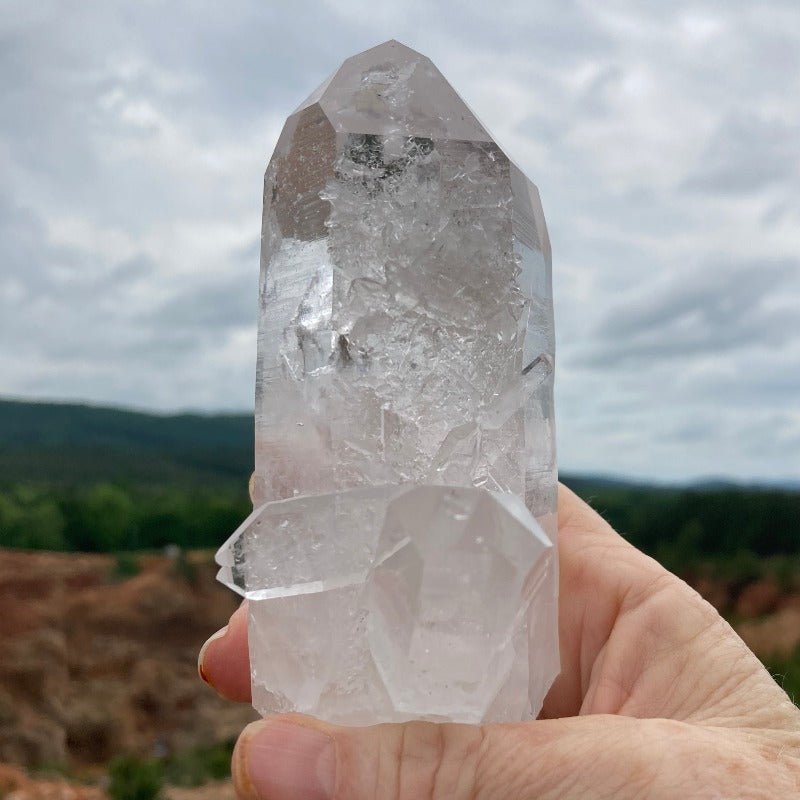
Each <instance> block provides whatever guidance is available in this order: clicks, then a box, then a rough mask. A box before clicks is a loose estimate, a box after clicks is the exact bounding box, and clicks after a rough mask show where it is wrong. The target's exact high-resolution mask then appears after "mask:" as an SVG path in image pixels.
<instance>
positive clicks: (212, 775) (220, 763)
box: [164, 739, 235, 787]
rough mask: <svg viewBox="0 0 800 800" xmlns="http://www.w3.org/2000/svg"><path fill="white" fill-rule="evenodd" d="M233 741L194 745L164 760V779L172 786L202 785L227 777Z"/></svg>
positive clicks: (229, 771)
mask: <svg viewBox="0 0 800 800" xmlns="http://www.w3.org/2000/svg"><path fill="white" fill-rule="evenodd" d="M234 744H235V741H234V740H233V739H231V740H230V741H227V742H221V743H219V744H215V745H211V746H210V747H196V748H193V749H191V750H187V751H185V752H182V753H177V754H176V755H174V756H171V757H170V758H168V759H166V760H165V761H164V780H165V781H166V782H167V783H169V784H170V785H172V786H188V787H192V786H202V785H203V784H204V783H208V782H209V781H218V780H223V779H225V778H229V777H230V774H231V756H233V747H234Z"/></svg>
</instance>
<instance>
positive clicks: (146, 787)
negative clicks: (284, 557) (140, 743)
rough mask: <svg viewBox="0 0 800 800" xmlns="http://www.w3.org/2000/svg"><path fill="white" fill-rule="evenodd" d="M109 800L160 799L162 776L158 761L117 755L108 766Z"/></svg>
mask: <svg viewBox="0 0 800 800" xmlns="http://www.w3.org/2000/svg"><path fill="white" fill-rule="evenodd" d="M108 777H109V785H108V794H109V797H111V800H160V798H162V797H163V794H162V788H163V786H164V778H163V775H162V770H161V767H160V765H159V763H158V762H156V761H145V760H144V759H140V758H136V757H135V756H119V757H118V758H115V759H114V760H113V761H112V762H111V763H110V764H109V766H108Z"/></svg>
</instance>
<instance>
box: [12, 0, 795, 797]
mask: <svg viewBox="0 0 800 800" xmlns="http://www.w3.org/2000/svg"><path fill="white" fill-rule="evenodd" d="M456 8H457V11H456V10H455V9H456ZM389 38H397V39H399V40H401V41H403V42H404V43H406V44H408V45H410V46H411V47H414V48H416V49H418V50H420V51H421V52H423V53H425V54H426V55H428V56H430V57H431V58H432V59H433V60H434V62H435V63H436V64H437V65H438V66H439V68H440V69H441V70H442V72H443V73H444V74H445V76H446V77H447V78H448V79H449V80H450V81H451V82H452V83H453V85H454V86H455V87H456V89H457V90H458V91H459V92H460V93H461V94H462V95H463V96H464V98H465V99H466V101H467V102H468V103H469V104H470V105H471V107H472V108H474V110H475V111H476V113H477V114H478V116H479V117H480V118H481V119H482V120H483V122H484V123H485V124H486V126H487V127H488V129H489V130H491V131H492V132H493V133H494V134H495V135H496V138H497V140H498V142H499V143H500V144H501V145H502V146H503V147H504V148H505V149H506V150H507V151H508V153H509V154H510V155H511V156H512V157H513V158H514V159H515V160H516V161H517V163H518V164H519V165H520V166H521V167H522V168H523V169H524V170H525V171H526V172H527V173H528V175H529V176H530V177H531V178H532V179H533V180H534V181H535V182H536V183H537V185H538V186H539V189H540V191H541V195H542V199H543V203H544V208H545V213H546V216H547V219H548V225H549V231H550V236H551V240H552V244H553V253H554V269H553V276H554V292H555V306H556V330H557V340H558V343H557V356H558V360H557V363H558V371H557V382H556V383H557V389H556V391H557V396H556V408H557V417H558V419H557V429H558V444H559V462H560V470H561V476H562V480H563V481H564V482H565V483H566V484H567V485H569V486H571V487H572V488H574V489H575V490H576V491H577V492H578V493H579V494H580V495H581V496H583V497H584V498H586V499H587V500H588V501H589V502H591V503H592V505H593V506H594V507H595V508H597V509H598V510H599V511H600V512H601V513H602V514H603V515H604V516H605V517H606V518H607V519H608V520H609V521H610V522H611V523H612V524H613V525H614V526H615V527H616V528H617V529H618V530H619V531H620V532H622V533H623V534H624V535H625V536H627V537H628V538H629V539H630V540H631V541H632V542H633V543H634V544H636V545H637V546H639V547H641V548H642V549H644V550H645V551H646V552H648V553H650V554H652V555H653V556H654V557H656V558H657V559H659V560H660V561H661V562H662V563H664V564H665V565H666V566H667V567H669V568H670V569H672V570H674V571H675V572H677V573H678V574H679V575H681V576H682V577H683V578H685V579H686V580H687V581H688V582H689V583H690V584H691V585H693V586H695V587H696V588H697V589H698V591H700V592H701V593H702V594H703V595H704V596H705V597H706V598H707V599H708V600H709V601H710V602H711V603H712V604H714V605H715V606H716V607H717V608H718V609H719V610H720V611H721V613H723V614H724V615H725V616H726V618H728V619H729V620H730V621H731V623H732V624H733V625H734V627H735V628H736V629H737V631H738V632H739V633H740V634H741V636H742V637H743V638H744V639H745V641H746V642H747V643H748V644H749V645H750V646H751V647H752V648H753V649H754V650H755V652H756V653H757V654H758V655H759V656H760V657H761V658H762V660H764V662H765V663H766V665H767V666H768V668H769V669H770V670H771V671H772V673H773V674H774V675H775V676H776V679H777V680H778V681H779V682H780V683H781V684H782V685H783V686H784V687H785V688H786V690H787V691H788V692H789V693H790V695H791V696H793V698H795V699H797V698H798V697H800V256H799V255H798V253H800V248H798V244H799V243H800V137H798V136H797V130H798V129H800V7H799V6H798V5H797V3H796V2H793V1H792V0H767V2H763V3H759V4H752V3H746V2H744V0H729V1H728V2H726V3H724V4H723V3H719V2H714V1H713V0H700V1H699V2H697V1H693V2H689V1H688V0H675V2H673V3H670V4H669V5H668V6H666V5H665V6H663V7H661V6H658V5H657V4H643V3H637V2H635V1H634V0H610V1H609V2H606V3H602V4H597V3H591V2H589V0H568V1H567V2H565V1H564V0H542V2H538V3H536V4H530V3H528V2H522V0H520V1H519V2H516V1H514V0H512V1H511V2H508V3H506V4H503V6H502V8H499V7H497V6H491V5H487V4H486V3H483V2H477V1H475V2H473V0H468V1H467V2H463V3H459V4H458V5H457V7H456V5H455V4H452V3H447V2H436V1H435V0H424V1H423V0H406V2H402V3H401V2H396V3H387V4H382V5H377V4H374V3H367V2H364V0H337V2H335V3H334V2H326V0H297V2H294V3H292V4H288V5H287V4H283V3H268V2H261V0H229V2H227V3H225V4H218V3H212V2H210V0H198V1H197V2H189V0H174V2H169V3H167V2H160V1H159V0H152V1H151V2H142V3H130V2H125V0H103V2H100V0H85V1H83V2H71V1H70V0H41V2H36V3H31V2H28V0H5V2H0V174H1V175H2V181H0V797H4V794H5V796H6V797H7V798H9V800H56V798H64V799H65V800H66V798H73V800H81V799H82V800H103V799H104V798H106V797H110V798H112V800H152V798H155V797H157V796H167V797H169V798H172V800H202V798H208V799H209V800H211V798H221V799H222V800H225V798H232V796H233V795H232V790H231V788H230V785H229V783H228V782H227V780H226V776H227V773H228V762H229V755H230V750H231V747H232V742H233V740H234V738H235V736H236V734H237V732H238V731H239V730H240V729H241V727H242V726H243V725H244V724H245V723H246V722H247V721H248V720H249V719H251V718H252V711H250V710H249V709H247V708H239V707H235V706H232V705H230V704H227V703H223V702H222V701H221V700H219V699H217V698H216V696H215V695H214V693H213V692H212V691H211V690H210V689H208V688H207V687H205V686H204V685H203V684H202V683H201V682H200V680H199V679H198V678H197V674H196V668H195V661H196V656H197V651H198V649H199V647H200V645H201V644H202V642H203V641H204V639H205V638H206V636H208V635H209V634H210V633H212V632H213V631H214V630H216V629H217V628H218V627H220V626H221V625H222V624H224V622H225V621H226V620H227V618H228V616H229V614H230V612H231V611H232V610H233V609H234V608H235V606H236V599H235V598H234V597H233V596H231V594H230V593H229V592H228V591H227V590H225V589H223V588H222V587H221V586H219V585H218V584H217V583H216V582H215V581H214V573H215V568H214V565H213V563H212V561H213V553H214V550H215V549H216V548H217V547H218V546H219V545H220V544H221V543H222V542H223V541H224V539H225V538H226V537H227V536H228V535H229V534H230V533H231V532H232V531H233V529H234V528H235V527H236V526H237V525H238V523H239V522H240V521H241V520H242V519H243V518H244V516H246V514H247V513H248V511H249V509H250V505H249V501H248V497H247V479H248V476H249V474H250V472H251V469H252V461H253V420H252V411H253V382H254V371H255V370H254V365H255V341H256V308H257V303H256V295H257V285H258V277H257V276H258V252H259V233H260V215H261V191H262V176H263V170H264V167H265V165H266V162H267V160H268V158H269V155H270V153H271V151H272V148H273V146H274V143H275V141H276V139H277V135H278V133H279V131H280V128H281V126H282V124H283V121H284V119H285V117H286V116H287V114H289V113H291V111H292V110H293V108H294V107H295V106H296V105H297V104H298V103H299V102H300V100H301V99H302V98H303V97H305V96H307V95H308V93H309V92H310V91H311V90H312V89H313V88H314V87H315V86H317V85H318V84H319V83H320V82H321V81H322V80H324V79H325V78H326V77H327V75H328V74H329V73H330V72H331V71H333V70H334V69H335V68H336V67H337V66H338V64H339V63H340V62H341V61H342V60H343V59H344V58H346V57H347V56H349V55H351V54H353V53H356V52H358V51H361V50H363V49H366V48H368V47H371V46H373V45H375V44H377V43H379V42H381V41H384V40H386V39H389ZM131 409H135V410H131ZM162 787H166V788H162ZM165 793H166V794H165ZM4 800H5V798H4Z"/></svg>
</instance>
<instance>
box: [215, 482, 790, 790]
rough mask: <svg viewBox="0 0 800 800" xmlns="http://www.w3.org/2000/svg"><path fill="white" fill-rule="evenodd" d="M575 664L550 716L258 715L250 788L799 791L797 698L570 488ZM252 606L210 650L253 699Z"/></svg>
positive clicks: (232, 686) (551, 703) (566, 585)
mask: <svg viewBox="0 0 800 800" xmlns="http://www.w3.org/2000/svg"><path fill="white" fill-rule="evenodd" d="M559 554H560V564H561V606H560V620H559V622H560V633H561V660H562V667H563V671H562V674H561V676H560V677H559V679H558V680H557V681H556V683H555V684H554V686H553V688H552V689H551V691H550V693H549V695H548V697H547V699H546V701H545V705H544V709H543V711H542V715H541V718H540V719H539V720H536V721H533V722H527V723H519V724H502V725H491V724H490V725H483V726H469V725H455V724H442V725H436V724H433V723H422V722H412V723H407V724H389V725H377V726H373V727H368V728H344V727H337V726H332V725H328V724H325V723H323V722H320V721H318V720H316V719H312V718H309V717H302V716H299V715H284V716H281V717H274V718H270V719H268V720H263V721H260V722H257V723H253V724H252V725H250V726H248V727H247V728H246V729H245V730H244V732H243V733H242V735H241V737H240V739H239V742H238V744H237V747H236V751H235V753H234V759H233V774H234V781H235V785H236V788H237V792H238V794H239V796H240V797H242V798H246V800H254V799H255V798H257V799H258V800H309V799H310V800H317V798H319V800H326V799H327V798H330V800H378V798H380V799H381V800H439V799H440V798H448V800H534V798H535V800H543V799H545V798H548V799H549V798H558V799H559V800H570V799H571V798H576V799H577V798H580V800H592V799H593V798H618V799H620V800H626V799H627V798H630V800H633V799H634V798H636V800H641V799H642V798H709V800H710V799H711V798H771V799H774V798H787V799H788V798H800V710H798V709H797V708H796V707H795V706H794V705H793V704H792V703H791V701H790V700H789V698H788V697H787V696H786V694H785V693H784V692H783V691H782V690H781V689H780V687H779V686H778V685H777V684H776V683H775V681H773V680H772V678H771V677H770V675H769V674H768V673H767V671H766V670H765V669H764V668H763V667H762V666H761V664H760V662H759V661H758V659H757V658H756V657H755V655H753V653H752V652H750V650H748V648H747V647H746V645H745V644H744V643H743V642H742V641H741V639H739V637H738V636H737V635H736V633H735V632H734V631H733V630H732V629H731V627H730V626H729V625H728V624H727V623H726V622H725V621H724V620H723V619H722V618H721V617H720V616H719V614H718V613H717V612H716V611H715V610H714V608H713V607H712V606H710V605H709V604H708V603H706V602H705V601H704V600H703V599H702V598H701V597H700V596H699V595H698V594H697V593H696V592H695V591H694V590H693V589H691V588H690V587H689V586H687V585H686V584H685V583H684V582H683V581H681V580H680V579H678V578H677V577H675V576H674V575H672V574H671V573H669V572H667V571H666V570H665V569H664V568H663V567H661V566H660V565H659V564H658V563H657V562H655V561H653V560H652V559H650V558H648V557H647V556H645V555H644V554H642V553H641V552H640V551H638V550H636V549H635V548H634V547H632V546H631V545H630V544H628V543H627V542H626V541H625V540H624V539H623V538H622V537H621V536H619V534H617V533H616V532H615V531H614V530H613V529H612V528H611V527H610V526H609V525H608V524H607V523H606V522H605V521H604V520H603V519H602V518H601V517H600V516H599V515H598V514H597V513H595V512H594V511H593V510H592V509H591V508H590V507H589V506H587V505H586V504H585V503H584V502H583V501H582V500H580V499H579V498H578V497H577V496H576V495H575V494H573V493H572V492H571V491H570V490H569V489H566V488H565V487H563V486H562V487H560V490H559ZM246 617H247V614H246V608H245V607H242V608H240V609H239V610H238V611H237V612H236V613H235V614H234V615H233V617H232V618H231V621H230V624H229V625H228V627H227V628H226V629H224V630H223V631H220V632H219V633H218V634H216V635H215V636H214V637H212V639H211V640H209V642H208V643H207V644H206V645H205V647H204V648H203V651H202V652H201V656H200V670H201V675H202V676H203V677H204V679H205V680H206V681H207V682H209V683H210V684H211V685H212V686H213V687H214V688H215V689H216V690H217V691H218V692H219V693H220V694H221V695H222V696H224V697H226V698H229V699H231V700H236V701H242V702H246V701H248V700H249V699H250V674H249V663H248V654H247V619H246Z"/></svg>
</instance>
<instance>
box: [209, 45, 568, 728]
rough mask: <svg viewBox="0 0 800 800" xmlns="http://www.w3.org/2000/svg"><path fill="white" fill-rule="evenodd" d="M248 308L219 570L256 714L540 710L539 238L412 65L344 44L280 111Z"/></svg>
mask: <svg viewBox="0 0 800 800" xmlns="http://www.w3.org/2000/svg"><path fill="white" fill-rule="evenodd" d="M260 307H261V316H260V325H259V338H258V367H257V379H256V478H255V498H254V502H255V506H256V509H257V510H256V511H255V512H254V514H253V515H252V516H251V517H250V518H249V519H248V520H247V521H246V522H245V523H244V524H243V526H242V527H241V528H240V529H239V531H237V532H236V533H235V534H234V535H233V536H232V537H231V539H230V540H229V542H228V543H227V544H226V545H225V546H223V548H222V549H221V550H220V553H219V556H218V557H219V560H220V564H221V567H222V569H221V570H220V576H221V579H222V580H224V581H225V582H226V583H228V584H229V585H231V586H232V587H234V588H236V590H237V591H239V592H241V593H242V594H244V595H245V596H247V597H249V598H250V599H251V603H250V649H251V661H252V669H253V697H254V703H255V705H256V707H257V708H259V710H260V711H262V712H265V713H266V712H270V711H275V710H298V711H304V712H307V713H313V714H317V715H319V716H323V717H325V718H327V719H330V720H337V721H350V722H354V721H356V722H362V723H363V722H378V721H384V720H394V719H406V718H410V717H427V718H435V719H453V720H461V721H472V722H475V721H481V720H490V719H522V718H525V717H527V716H530V715H532V714H535V713H536V712H537V711H538V708H539V707H540V705H541V702H542V700H543V697H544V694H545V693H546V691H547V689H548V688H549V686H550V684H551V682H552V680H553V678H554V677H555V675H556V674H557V672H558V668H559V666H558V637H557V585H556V575H557V569H556V565H555V560H556V556H555V552H554V547H553V544H554V543H555V535H556V531H555V525H554V519H555V514H554V512H555V490H556V472H555V469H556V466H555V443H554V442H555V440H554V429H553V401H552V389H553V364H554V362H553V357H554V335H553V315H552V296H551V267H550V244H549V239H548V236H547V229H546V226H545V222H544V216H543V213H542V209H541V204H540V201H539V195H538V191H537V189H536V187H535V186H534V185H533V184H532V183H531V182H530V181H529V180H528V179H527V178H526V177H525V176H524V174H523V173H522V172H521V171H520V170H519V168H518V167H517V166H516V165H515V164H514V163H513V162H511V161H510V160H509V158H508V157H507V156H506V155H505V154H504V152H503V151H502V150H501V149H500V147H499V146H498V145H497V144H496V143H495V142H494V140H493V139H492V137H491V136H490V135H489V133H488V132H487V131H486V129H485V128H484V126H483V125H482V124H481V123H480V122H479V121H478V119H477V118H476V117H475V115H474V114H473V113H472V112H471V111H470V109H469V108H468V107H467V106H466V104H465V103H464V101H463V100H461V98H460V97H459V96H458V95H457V94H456V92H455V91H454V90H453V89H452V87H451V86H450V85H449V84H448V83H447V81H446V80H445V79H444V78H443V76H442V75H441V73H440V72H439V71H438V70H437V69H436V67H435V66H434V65H433V64H432V63H431V62H430V61H429V60H428V59H427V58H425V57H424V56H422V55H420V54H419V53H416V52H415V51H413V50H410V49H409V48H407V47H405V46H403V45H401V44H399V43H397V42H387V43H385V44H383V45H380V46H379V47H376V48H373V49H372V50H368V51H366V52H364V53H361V54H360V55H357V56H354V57H353V58H350V59H348V60H347V61H346V62H345V63H344V64H343V65H342V67H341V68H340V69H339V70H338V71H337V72H336V73H335V74H334V75H333V76H332V77H331V78H330V79H329V80H328V81H326V82H325V83H324V84H323V85H322V86H320V87H319V89H317V90H316V91H315V92H314V93H313V94H312V95H311V96H310V97H309V98H308V99H307V100H306V101H305V102H304V103H303V104H302V105H301V106H300V107H299V108H298V109H297V110H296V111H295V112H294V113H293V114H292V115H291V116H290V117H289V119H288V120H287V122H286V124H285V126H284V129H283V132H282V133H281V136H280V139H279V141H278V144H277V147H276V149H275V153H274V154H273V156H272V159H271V161H270V164H269V167H268V169H267V172H266V176H265V184H264V215H263V228H262V256H261V282H260ZM523 501H524V502H523Z"/></svg>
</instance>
